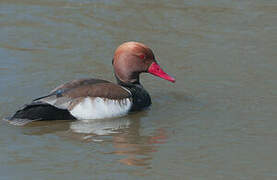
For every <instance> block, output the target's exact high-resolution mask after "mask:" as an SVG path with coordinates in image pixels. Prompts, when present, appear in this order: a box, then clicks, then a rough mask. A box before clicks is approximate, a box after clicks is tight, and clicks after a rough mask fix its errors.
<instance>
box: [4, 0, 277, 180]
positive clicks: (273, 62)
mask: <svg viewBox="0 0 277 180" xmlns="http://www.w3.org/2000/svg"><path fill="white" fill-rule="evenodd" d="M276 20H277V2H276V0H213V1H207V0H194V1H179V0H173V1H172V0H170V1H169V0H163V1H154V0H152V1H151V0H150V1H149V0H142V1H128V0H121V1H119V0H118V1H112V0H104V1H100V0H99V1H97V0H1V1H0V119H2V118H4V117H6V116H9V115H10V114H11V113H13V112H14V111H15V110H16V109H17V108H19V107H20V106H21V105H22V104H24V103H27V102H30V101H31V100H32V99H33V98H35V97H39V96H41V95H44V94H46V93H47V92H49V91H50V90H51V89H53V88H54V87H55V86H57V85H59V84H61V83H63V82H65V81H69V80H71V79H77V78H83V77H95V78H103V79H108V80H112V81H113V79H114V78H113V71H112V66H111V59H112V55H113V51H114V50H115V48H116V47H117V46H118V45H119V44H121V43H122V42H125V41H130V40H134V41H140V42H143V43H145V44H147V45H148V46H150V47H151V48H152V49H153V51H154V52H155V54H156V56H157V58H158V59H159V62H160V64H161V66H162V67H163V68H164V69H165V70H166V71H167V72H168V73H169V74H172V75H174V76H175V77H176V79H177V82H176V83H175V84H171V83H168V82H166V81H164V80H161V79H158V78H156V77H153V76H151V75H149V74H144V75H142V77H141V79H142V83H143V85H144V87H145V88H146V89H147V90H148V91H149V93H150V94H151V96H152V101H153V105H152V107H151V108H150V109H148V110H146V111H143V112H139V113H134V114H130V115H128V116H125V117H122V118H115V119H107V120H102V121H99V120H98V121H91V122H89V123H88V122H82V121H75V122H72V121H57V122H38V123H32V124H30V125H28V126H25V127H17V126H12V125H9V124H7V123H6V122H4V121H1V122H0V179H1V180H2V179H213V180H214V179H277V158H276V150H277V143H276V142H277V111H276V107H277V98H276V97H277V90H276V89H277V78H276V77H277V68H276V67H277V53H276V52H277V51H276V50H277V38H276V37H277V21H276Z"/></svg>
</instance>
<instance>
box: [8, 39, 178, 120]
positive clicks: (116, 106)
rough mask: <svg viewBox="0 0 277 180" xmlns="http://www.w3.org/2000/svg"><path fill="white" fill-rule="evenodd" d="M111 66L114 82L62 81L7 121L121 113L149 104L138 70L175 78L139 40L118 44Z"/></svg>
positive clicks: (170, 79)
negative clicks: (165, 70) (115, 81)
mask: <svg viewBox="0 0 277 180" xmlns="http://www.w3.org/2000/svg"><path fill="white" fill-rule="evenodd" d="M113 65H114V69H115V76H116V79H117V82H118V83H117V84H115V83H112V82H109V81H106V80H101V79H80V80H74V81H71V82H68V83H65V84H62V85H60V86H58V87H57V88H55V89H54V90H53V91H51V92H50V93H49V94H48V95H46V96H43V97H40V98H37V99H35V100H33V101H32V102H31V103H30V104H27V105H25V106H24V107H23V108H21V109H20V110H18V111H17V112H16V113H15V114H14V115H13V116H12V117H11V118H9V119H8V120H9V122H11V123H12V124H17V125H23V124H26V123H28V122H30V121H36V120H67V119H78V120H89V119H102V118H111V117H117V116H123V115H126V114H127V113H129V112H132V111H138V110H142V109H145V108H147V107H149V106H150V105H151V98H150V96H149V94H148V93H147V91H146V90H145V89H144V88H143V87H142V85H141V84H140V83H139V74H140V73H141V72H150V73H152V74H154V75H157V76H160V77H162V78H164V79H167V80H169V81H172V82H174V81H175V80H174V79H173V78H171V77H170V76H168V75H167V74H165V73H164V72H163V71H162V70H161V69H160V67H159V66H158V65H157V63H156V62H155V59H154V55H153V53H152V51H151V50H150V49H149V48H148V47H147V46H145V45H143V44H140V43H136V42H128V43H124V44H123V45H121V46H119V48H118V49H117V50H116V52H115V55H114V59H113Z"/></svg>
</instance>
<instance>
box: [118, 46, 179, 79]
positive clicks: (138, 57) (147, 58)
mask: <svg viewBox="0 0 277 180" xmlns="http://www.w3.org/2000/svg"><path fill="white" fill-rule="evenodd" d="M113 66H114V72H115V75H116V76H117V78H119V80H121V81H123V82H126V83H134V82H138V81H139V74H140V73H142V72H149V73H151V74H153V75H155V76H159V77H161V78H163V79H166V80H169V81H171V82H174V81H175V79H174V78H172V77H170V76H169V75H167V74H166V73H165V72H164V71H163V70H162V69H161V68H160V66H159V65H158V64H157V62H156V59H155V56H154V53H153V51H152V50H151V49H150V48H149V47H148V46H146V45H144V44H142V43H139V42H125V43H123V44H121V45H120V46H119V47H118V48H117V49H116V50H115V53H114V58H113Z"/></svg>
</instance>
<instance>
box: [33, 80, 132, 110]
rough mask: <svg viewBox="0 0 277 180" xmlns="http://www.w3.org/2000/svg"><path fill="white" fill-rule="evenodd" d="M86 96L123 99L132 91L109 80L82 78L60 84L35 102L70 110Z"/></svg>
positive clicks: (128, 96) (129, 96) (129, 95)
mask: <svg viewBox="0 0 277 180" xmlns="http://www.w3.org/2000/svg"><path fill="white" fill-rule="evenodd" d="M86 97H90V98H96V97H99V98H103V99H110V100H123V99H126V98H131V93H130V92H129V91H128V90H127V89H125V88H124V87H122V86H120V85H117V84H114V83H111V82H109V81H105V80H100V79H81V80H74V81H71V82H68V83H65V84H63V85H61V86H58V87H57V88H55V89H54V90H53V91H51V92H50V94H49V95H47V96H43V97H40V98H37V99H35V100H34V102H43V103H47V104H51V105H53V106H55V107H57V108H60V109H67V110H69V111H70V110H71V109H72V108H73V107H74V106H75V105H77V104H78V103H80V102H81V101H83V99H84V98H86Z"/></svg>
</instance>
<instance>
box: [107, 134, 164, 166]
mask: <svg viewBox="0 0 277 180" xmlns="http://www.w3.org/2000/svg"><path fill="white" fill-rule="evenodd" d="M134 130H136V131H135V132H133V131H129V132H127V133H122V134H119V135H118V136H114V137H113V144H114V147H115V150H114V151H113V152H111V154H117V155H126V157H125V158H123V159H121V160H120V162H121V163H123V164H126V165H132V166H146V167H149V166H150V163H149V162H148V161H149V160H151V159H152V155H151V153H152V152H156V151H158V150H157V148H158V146H155V144H160V143H164V142H165V140H166V138H167V136H166V131H165V130H164V129H159V130H158V131H156V132H155V133H154V135H153V136H141V135H140V134H139V129H134Z"/></svg>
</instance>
